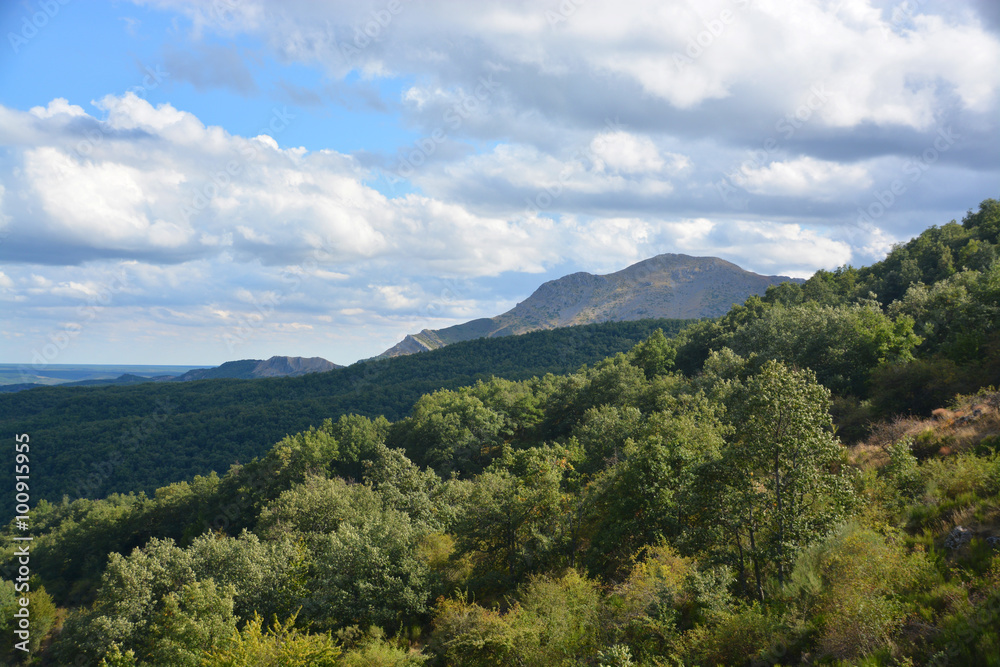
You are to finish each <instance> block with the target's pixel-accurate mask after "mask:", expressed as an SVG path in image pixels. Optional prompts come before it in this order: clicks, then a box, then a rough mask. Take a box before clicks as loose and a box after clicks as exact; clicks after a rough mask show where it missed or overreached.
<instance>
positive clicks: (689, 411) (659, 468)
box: [588, 397, 724, 574]
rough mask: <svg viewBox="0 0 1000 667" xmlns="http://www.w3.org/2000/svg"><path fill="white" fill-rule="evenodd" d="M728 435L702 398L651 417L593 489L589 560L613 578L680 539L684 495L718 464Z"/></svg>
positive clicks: (686, 519) (686, 510)
mask: <svg viewBox="0 0 1000 667" xmlns="http://www.w3.org/2000/svg"><path fill="white" fill-rule="evenodd" d="M723 433H724V429H723V428H722V425H721V424H720V423H719V421H718V419H717V417H716V415H715V412H714V410H713V409H712V408H711V406H709V405H708V404H707V402H705V401H704V400H703V397H698V398H696V399H694V400H691V401H688V402H686V404H685V405H684V406H678V409H677V410H676V411H665V412H659V413H656V414H653V415H650V417H649V419H648V420H647V421H646V423H645V424H644V425H643V428H642V430H641V431H640V433H639V434H638V438H637V440H636V441H631V440H630V441H628V442H627V443H626V445H625V448H624V459H623V460H622V461H621V462H619V463H618V464H617V465H615V466H613V467H612V468H610V469H608V470H607V471H606V472H605V473H604V474H603V475H602V477H601V478H600V479H599V480H598V481H597V482H596V483H595V485H594V489H593V490H592V493H591V500H590V503H591V508H590V512H591V514H592V515H593V516H594V517H595V520H594V525H593V528H592V531H593V532H592V537H591V542H592V546H591V549H590V551H589V554H588V558H589V560H590V562H591V563H592V565H593V567H594V568H595V569H597V570H598V571H601V572H605V573H609V574H613V573H616V572H617V571H618V570H620V569H621V568H623V567H624V566H625V565H626V563H627V561H628V559H629V558H630V557H631V556H632V555H633V554H634V553H636V552H637V551H638V550H639V549H640V548H642V547H643V546H646V545H653V544H658V543H660V542H662V541H664V540H667V539H672V538H675V537H677V536H678V535H679V534H680V532H681V529H682V527H683V526H684V525H686V523H687V521H688V516H687V515H688V513H689V511H690V509H689V508H688V506H687V501H686V495H687V494H689V492H690V491H689V488H688V487H689V486H690V485H691V484H692V483H693V482H694V471H695V470H696V469H697V467H698V466H699V465H702V464H704V463H705V462H707V461H710V460H714V459H716V458H718V456H719V452H720V449H721V447H722V445H723V439H722V434H723Z"/></svg>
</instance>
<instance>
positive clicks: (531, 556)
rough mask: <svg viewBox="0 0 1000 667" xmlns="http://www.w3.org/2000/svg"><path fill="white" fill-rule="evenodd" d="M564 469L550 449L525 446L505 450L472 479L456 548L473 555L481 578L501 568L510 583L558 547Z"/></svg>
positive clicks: (563, 501) (563, 506) (562, 506)
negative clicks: (508, 450) (488, 466)
mask: <svg viewBox="0 0 1000 667" xmlns="http://www.w3.org/2000/svg"><path fill="white" fill-rule="evenodd" d="M565 467H566V462H565V460H564V459H561V458H559V457H558V456H555V455H554V453H553V452H546V451H544V450H524V451H519V452H513V453H510V454H508V455H507V456H506V457H505V458H504V459H501V460H499V461H497V462H495V463H494V464H493V465H491V466H490V468H489V469H487V470H486V472H484V473H483V474H481V475H479V476H478V477H477V478H476V480H475V484H474V486H473V488H472V492H471V494H470V496H469V498H468V502H467V505H466V508H465V512H464V516H463V517H462V518H461V519H460V520H459V522H458V524H457V525H456V527H455V534H456V536H457V538H458V548H459V552H460V553H467V554H471V555H472V556H473V558H474V561H475V562H476V564H477V572H478V573H479V574H480V575H481V576H487V577H488V575H490V574H491V573H494V574H497V573H501V572H502V573H503V574H504V575H505V577H504V580H505V583H506V584H507V585H510V584H512V583H515V582H517V581H518V580H519V579H520V578H521V577H522V576H523V575H524V574H525V573H526V572H530V571H533V570H535V569H536V568H538V567H539V565H541V564H542V563H544V562H545V560H546V559H547V558H548V557H549V555H550V554H551V552H552V551H553V549H555V548H556V547H557V540H558V536H559V534H560V530H559V526H560V521H561V518H562V517H563V513H564V510H565V505H564V503H565V497H564V494H563V492H562V489H561V482H562V476H563V471H564V470H565ZM518 468H519V469H520V474H518V470H517V469H518Z"/></svg>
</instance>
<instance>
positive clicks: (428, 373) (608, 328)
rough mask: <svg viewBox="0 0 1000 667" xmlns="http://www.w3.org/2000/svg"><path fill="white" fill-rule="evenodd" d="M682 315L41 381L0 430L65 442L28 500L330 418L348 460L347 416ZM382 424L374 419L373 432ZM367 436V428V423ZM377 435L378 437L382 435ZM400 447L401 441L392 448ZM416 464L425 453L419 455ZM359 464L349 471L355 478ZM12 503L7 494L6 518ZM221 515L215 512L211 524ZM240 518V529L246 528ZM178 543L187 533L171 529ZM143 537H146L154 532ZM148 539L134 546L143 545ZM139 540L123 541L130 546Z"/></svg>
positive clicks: (226, 455)
mask: <svg viewBox="0 0 1000 667" xmlns="http://www.w3.org/2000/svg"><path fill="white" fill-rule="evenodd" d="M686 323H687V321H685V320H641V321H635V322H606V323H603V324H592V325H585V326H577V327H568V328H562V329H555V330H551V331H536V332H532V333H527V334H523V335H519V336H504V337H497V338H484V339H479V340H470V341H464V342H460V343H455V344H452V345H448V346H446V347H443V348H441V349H438V350H433V351H431V352H423V353H420V354H414V355H407V356H402V357H396V358H392V359H384V360H372V361H366V362H360V363H356V364H353V365H351V366H348V367H347V368H342V369H337V370H334V371H330V372H327V373H312V374H309V375H304V376H300V377H288V378H267V379H259V380H200V381H196V382H176V383H175V382H167V383H160V382H155V383H153V382H151V383H145V384H138V385H132V386H118V387H114V386H112V387H62V388H60V387H43V388H38V389H32V390H29V391H21V392H17V393H5V394H0V432H3V433H15V432H16V433H30V434H31V437H32V439H33V440H37V441H38V442H58V443H59V447H52V448H41V449H39V450H38V451H37V452H33V457H32V463H33V464H35V465H37V466H38V468H39V469H40V470H41V469H44V470H45V475H44V476H39V478H38V479H37V480H35V481H34V483H33V488H32V498H37V499H43V498H44V499H47V500H50V501H53V502H58V501H59V500H60V499H61V498H62V497H63V496H64V495H68V496H69V498H70V499H71V500H73V499H76V498H79V497H85V498H100V497H104V496H107V495H109V494H110V493H112V492H123V493H127V492H129V491H140V490H144V491H146V492H147V493H152V492H153V490H155V489H156V488H158V487H161V486H164V485H166V484H169V483H171V482H175V481H177V480H181V479H190V478H191V477H193V476H194V475H205V474H208V473H209V472H210V471H212V470H215V471H218V472H220V473H222V472H223V471H226V470H228V469H229V467H230V465H232V464H233V463H234V462H237V461H240V462H243V463H246V462H247V461H250V460H251V459H253V458H254V457H258V456H261V455H263V454H264V453H266V452H267V450H268V448H269V447H271V446H272V445H273V444H274V443H275V442H277V441H279V440H281V439H282V438H283V437H284V436H286V435H287V434H290V433H299V432H302V431H304V430H306V429H308V428H309V427H310V425H316V424H319V423H321V422H322V421H323V420H324V419H325V418H332V419H333V420H334V424H335V428H334V432H333V437H334V438H335V439H336V440H337V441H338V443H343V442H344V441H345V440H346V441H347V443H348V444H346V445H341V446H342V447H344V449H343V450H342V451H343V454H342V455H343V457H344V463H343V465H345V466H350V463H351V461H352V460H353V459H352V457H355V456H362V457H363V451H364V444H365V442H366V441H367V440H366V438H365V437H360V436H361V434H359V433H357V432H356V431H355V430H354V429H353V428H351V427H350V426H348V425H347V424H345V425H343V426H344V429H343V431H349V433H345V432H343V431H338V430H337V428H336V424H337V423H338V419H339V417H341V416H342V415H349V414H357V415H363V416H365V417H368V418H370V419H373V420H374V419H376V418H377V417H379V416H380V415H384V416H385V417H386V418H388V419H391V420H399V419H402V418H403V417H404V416H406V415H407V414H408V413H409V411H410V409H411V407H412V406H413V404H414V403H415V402H416V401H417V399H419V398H420V396H421V395H423V394H427V393H430V392H433V391H435V390H437V389H441V388H447V389H455V388H458V387H463V386H468V385H473V384H475V383H476V381H477V380H484V381H485V380H488V379H489V378H490V377H494V376H495V377H501V378H507V379H508V380H526V379H529V378H532V377H542V376H544V375H545V374H546V373H567V372H570V371H573V370H576V369H577V368H579V367H580V366H581V365H583V364H592V363H595V362H597V361H599V360H601V359H603V358H605V357H607V356H608V355H612V354H615V353H617V352H624V351H626V350H628V349H630V348H631V347H632V346H634V345H635V344H636V343H638V342H640V341H642V340H643V339H645V338H646V337H648V336H649V335H650V334H651V333H653V332H654V331H656V330H658V329H662V330H663V331H664V332H666V333H667V334H668V335H672V334H675V333H676V332H677V331H679V330H680V329H681V328H682V327H683V326H684V325H685V324H686ZM380 428H384V423H383V424H381V425H378V426H376V429H375V430H376V433H378V431H379V429H380ZM361 430H362V431H364V430H365V429H361ZM378 439H379V437H378V435H376V437H375V440H376V441H377V440H378ZM395 446H399V445H395ZM411 457H412V458H414V459H415V460H416V461H417V462H418V463H421V464H422V465H423V464H424V461H423V459H421V458H420V457H416V456H413V455H412V454H411ZM359 473H360V469H358V468H356V469H354V470H353V471H352V470H351V469H350V468H349V467H345V468H344V470H343V472H342V473H338V474H346V475H348V476H354V477H355V478H357V477H359V476H360V474H359ZM12 502H13V500H12V498H10V497H7V496H5V497H3V498H0V508H2V509H3V510H4V514H3V515H4V516H11V515H12V514H13V506H12ZM214 516H215V515H214V514H212V515H210V516H209V517H208V518H209V520H212V518H214ZM245 525H246V524H243V525H242V526H240V527H243V526H245ZM175 537H176V538H180V536H179V535H178V536H175ZM147 539H148V536H147ZM141 543H142V542H139V544H141ZM135 546H137V545H136V544H132V545H128V546H127V547H125V551H128V550H131V549H132V548H134V547H135Z"/></svg>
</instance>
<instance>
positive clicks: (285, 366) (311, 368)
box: [174, 356, 343, 382]
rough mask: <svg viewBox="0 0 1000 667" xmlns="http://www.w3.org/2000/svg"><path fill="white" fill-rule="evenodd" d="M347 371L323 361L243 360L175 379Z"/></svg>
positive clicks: (209, 378) (248, 377) (266, 376)
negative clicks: (339, 369) (338, 369)
mask: <svg viewBox="0 0 1000 667" xmlns="http://www.w3.org/2000/svg"><path fill="white" fill-rule="evenodd" d="M337 368H343V366H339V365H337V364H335V363H333V362H332V361H327V360H326V359H323V358H322V357H279V356H274V357H271V358H270V359H266V360H260V359H242V360H240V361H227V362H226V363H224V364H222V365H221V366H217V367H215V368H196V369H194V370H191V371H188V372H187V373H184V374H183V375H180V376H178V377H176V378H174V379H175V380H176V381H177V382H187V381H190V380H219V379H231V380H254V379H257V378H273V377H295V376H298V375H305V374H306V373H323V372H326V371H332V370H334V369H337Z"/></svg>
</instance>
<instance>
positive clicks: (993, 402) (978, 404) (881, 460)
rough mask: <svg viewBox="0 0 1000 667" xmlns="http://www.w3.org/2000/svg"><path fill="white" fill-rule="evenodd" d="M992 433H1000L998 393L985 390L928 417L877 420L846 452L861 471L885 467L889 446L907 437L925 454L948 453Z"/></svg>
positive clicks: (959, 398) (955, 452) (965, 446)
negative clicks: (862, 437)
mask: <svg viewBox="0 0 1000 667" xmlns="http://www.w3.org/2000/svg"><path fill="white" fill-rule="evenodd" d="M995 436H1000V392H986V393H981V394H974V395H971V396H957V397H956V398H955V401H954V402H953V403H952V406H951V408H950V409H944V408H942V409H939V410H935V411H934V417H932V418H931V419H918V418H916V417H896V418H895V419H893V420H892V421H887V422H881V423H878V424H876V425H875V426H874V428H872V432H871V435H870V436H869V437H868V439H867V440H865V441H864V442H861V443H859V444H857V445H854V446H852V447H850V448H849V450H848V451H849V457H850V461H851V463H852V464H853V465H855V466H858V467H859V468H861V469H863V470H864V469H869V468H881V467H882V466H884V465H885V464H886V463H888V461H889V455H888V451H887V450H888V448H889V446H890V445H893V444H895V443H897V442H899V441H901V440H904V439H907V438H909V439H912V440H914V441H915V442H916V443H917V445H918V448H919V449H921V450H924V451H925V452H927V450H930V452H927V453H933V454H936V455H937V456H949V455H951V454H957V453H959V452H964V451H967V450H969V449H972V448H973V447H975V446H976V445H978V444H979V443H980V442H981V441H982V440H983V439H984V438H988V437H995ZM925 455H926V454H925Z"/></svg>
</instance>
